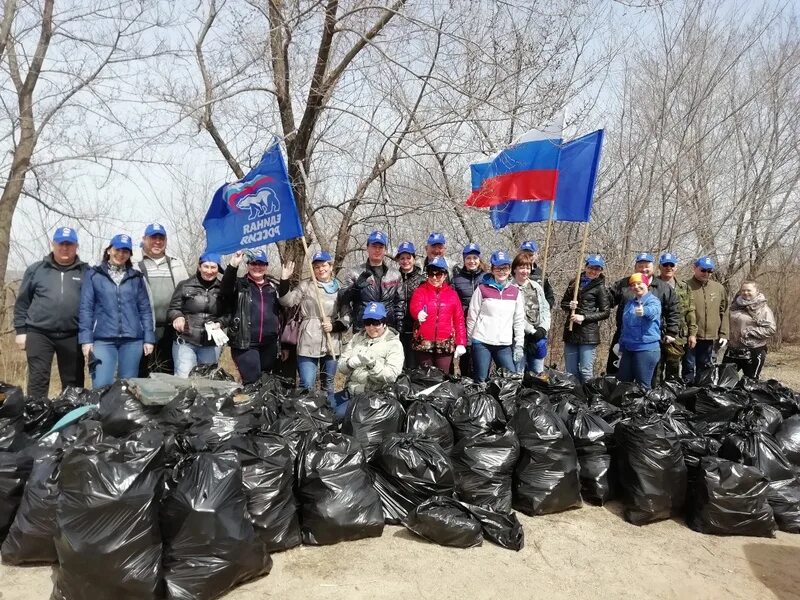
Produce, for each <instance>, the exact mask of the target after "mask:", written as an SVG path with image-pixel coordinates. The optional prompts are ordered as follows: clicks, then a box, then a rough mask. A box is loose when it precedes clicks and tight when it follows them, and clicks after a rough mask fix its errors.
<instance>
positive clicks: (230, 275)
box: [222, 265, 280, 350]
mask: <svg viewBox="0 0 800 600" xmlns="http://www.w3.org/2000/svg"><path fill="white" fill-rule="evenodd" d="M237 271H238V269H237V268H236V267H234V266H232V265H228V267H227V268H226V269H225V273H223V275H222V305H223V313H224V317H223V318H224V319H225V321H224V322H225V323H226V324H227V325H228V345H230V347H231V348H236V349H238V350H246V349H247V348H249V347H250V340H251V336H250V333H251V329H250V327H251V324H250V305H251V303H252V299H251V296H250V280H249V279H248V278H247V276H245V277H237V276H236V274H237ZM265 291H266V292H267V293H268V294H269V295H270V300H271V301H272V307H273V311H274V313H275V316H276V318H278V317H279V316H280V306H279V305H278V291H277V285H276V281H275V280H274V279H271V278H267V283H266V286H265Z"/></svg>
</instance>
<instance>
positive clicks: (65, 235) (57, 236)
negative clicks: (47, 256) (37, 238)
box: [53, 227, 78, 244]
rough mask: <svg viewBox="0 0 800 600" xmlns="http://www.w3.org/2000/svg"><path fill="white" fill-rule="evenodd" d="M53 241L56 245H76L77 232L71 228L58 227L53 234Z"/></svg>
mask: <svg viewBox="0 0 800 600" xmlns="http://www.w3.org/2000/svg"><path fill="white" fill-rule="evenodd" d="M53 241H54V242H55V243H56V244H63V243H64V242H67V243H69V244H77V243H78V232H77V231H75V230H74V229H73V228H72V227H59V228H58V229H56V232H55V233H54V234H53Z"/></svg>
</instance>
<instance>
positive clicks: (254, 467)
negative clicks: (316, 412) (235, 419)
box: [220, 432, 301, 552]
mask: <svg viewBox="0 0 800 600" xmlns="http://www.w3.org/2000/svg"><path fill="white" fill-rule="evenodd" d="M220 449H222V450H233V451H235V452H236V454H237V456H238V458H239V463H240V464H241V466H242V484H243V485H244V491H245V495H246V497H247V514H248V516H249V518H250V522H251V523H252V524H253V527H255V530H256V534H257V535H258V536H259V537H260V538H261V540H262V541H263V542H264V544H265V546H266V548H267V550H268V551H270V552H277V551H280V550H288V549H289V548H294V547H295V546H299V545H300V543H301V539H300V522H299V520H298V515H297V503H296V502H295V499H294V492H293V488H294V481H295V479H294V457H293V455H292V451H291V448H290V446H289V443H288V442H287V441H286V440H285V439H284V438H283V437H282V436H280V435H278V434H276V433H266V432H255V433H251V434H248V435H246V436H241V437H234V438H232V439H231V440H229V441H228V442H225V443H223V444H222V445H221V446H220Z"/></svg>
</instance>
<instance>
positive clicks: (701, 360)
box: [683, 340, 715, 384]
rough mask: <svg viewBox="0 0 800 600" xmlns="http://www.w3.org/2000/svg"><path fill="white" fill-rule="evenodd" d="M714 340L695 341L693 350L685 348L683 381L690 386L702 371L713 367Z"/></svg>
mask: <svg viewBox="0 0 800 600" xmlns="http://www.w3.org/2000/svg"><path fill="white" fill-rule="evenodd" d="M714 342H715V340H697V345H696V346H695V347H694V348H689V346H686V353H685V354H684V355H683V381H684V382H685V383H689V384H692V383H694V382H695V381H697V378H698V377H700V375H702V374H703V372H704V371H706V370H708V369H710V368H711V367H713V366H714Z"/></svg>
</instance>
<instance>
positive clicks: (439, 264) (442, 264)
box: [425, 256, 447, 273]
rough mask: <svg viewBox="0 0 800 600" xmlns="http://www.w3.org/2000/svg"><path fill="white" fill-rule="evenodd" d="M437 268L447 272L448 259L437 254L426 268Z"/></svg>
mask: <svg viewBox="0 0 800 600" xmlns="http://www.w3.org/2000/svg"><path fill="white" fill-rule="evenodd" d="M430 269H435V270H438V271H444V272H445V273H447V261H446V260H445V259H444V258H442V257H441V256H437V257H436V258H434V259H433V260H432V261H430V262H429V263H428V264H427V265H425V270H426V271H427V270H430Z"/></svg>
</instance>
